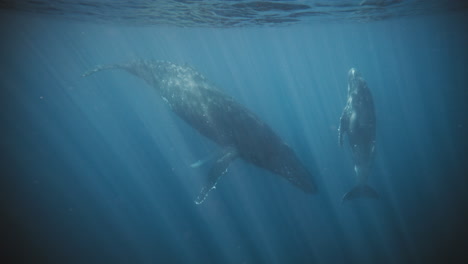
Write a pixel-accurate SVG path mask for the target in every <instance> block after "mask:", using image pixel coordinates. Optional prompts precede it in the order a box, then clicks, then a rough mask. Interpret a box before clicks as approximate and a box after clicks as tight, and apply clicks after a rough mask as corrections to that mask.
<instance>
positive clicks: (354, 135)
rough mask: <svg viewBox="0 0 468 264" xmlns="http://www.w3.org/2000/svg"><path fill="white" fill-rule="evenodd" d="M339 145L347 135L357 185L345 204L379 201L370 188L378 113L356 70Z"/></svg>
mask: <svg viewBox="0 0 468 264" xmlns="http://www.w3.org/2000/svg"><path fill="white" fill-rule="evenodd" d="M338 133H339V142H340V145H341V146H343V136H344V134H345V133H347V134H348V141H349V145H350V146H351V152H352V156H353V160H354V171H355V173H356V176H357V180H358V184H357V185H356V186H355V187H354V188H353V189H351V191H349V192H347V193H346V194H345V195H344V196H343V200H342V201H343V202H344V201H346V200H352V199H356V198H361V197H368V198H374V199H378V198H379V194H378V193H377V192H376V191H375V190H374V189H372V188H371V187H370V186H369V185H367V178H368V177H369V174H370V170H371V165H372V161H373V158H374V155H375V111H374V101H373V99H372V94H371V92H370V90H369V88H367V83H366V81H365V80H364V79H363V78H362V77H361V75H360V74H359V72H358V71H357V70H356V69H355V68H351V69H350V70H349V72H348V100H347V102H346V106H345V108H344V110H343V114H342V115H341V118H340V126H339V128H338Z"/></svg>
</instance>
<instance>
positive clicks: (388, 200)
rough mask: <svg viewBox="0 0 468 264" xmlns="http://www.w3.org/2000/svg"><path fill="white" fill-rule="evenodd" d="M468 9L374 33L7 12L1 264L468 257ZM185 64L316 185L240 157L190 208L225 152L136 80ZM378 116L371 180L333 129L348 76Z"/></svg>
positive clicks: (385, 25) (343, 25)
mask: <svg viewBox="0 0 468 264" xmlns="http://www.w3.org/2000/svg"><path fill="white" fill-rule="evenodd" d="M466 16H467V13H466V11H464V12H456V13H449V12H447V13H439V14H425V15H415V16H405V17H400V18H392V19H388V20H385V19H383V20H381V21H375V22H368V23H358V22H350V21H333V22H312V23H304V24H301V23H298V24H294V25H287V26H278V27H275V26H267V27H261V26H260V27H236V28H223V27H220V28H216V27H206V26H205V27H196V26H195V27H188V28H184V27H177V26H164V25H158V26H135V25H132V26H126V25H115V24H101V23H95V22H88V23H87V22H83V21H81V22H80V21H73V20H67V19H60V18H51V17H48V16H47V15H38V16H28V15H24V14H20V13H17V12H13V11H8V10H4V11H2V12H1V13H0V22H1V26H0V39H1V47H0V59H1V60H0V87H1V90H0V98H1V99H0V100H1V104H0V124H1V125H0V147H1V159H0V172H1V185H0V186H1V187H0V188H1V189H0V203H1V210H2V216H1V218H0V223H1V230H0V231H1V243H2V244H1V248H2V250H1V251H3V252H1V251H0V255H1V257H2V258H4V259H5V260H6V259H9V261H8V262H7V261H4V262H2V263H452V262H457V263H462V262H463V260H465V261H466V260H467V259H468V256H467V254H468V253H466V252H468V251H467V250H468V248H467V246H466V245H467V244H468V241H467V240H468V239H467V236H468V228H467V227H466V224H467V223H468V203H467V201H468V200H467V198H468V197H467V196H468V195H467V191H466V190H467V189H468V177H467V167H468V166H467V164H466V162H467V161H468V159H467V149H468V144H467V142H468V141H467V138H466V137H467V135H468V119H467V117H466V113H467V110H468V109H467V108H468V106H467V104H466V102H467V100H468V96H467V95H468V93H467V85H466V84H467V83H468V50H467V47H468V36H467V32H468V26H467V25H468V23H466V20H467V19H466ZM136 58H152V59H162V60H168V61H172V62H177V63H188V64H190V65H192V66H194V67H195V68H197V69H198V70H199V71H200V72H202V73H203V74H204V75H205V76H206V77H207V78H208V79H210V80H211V81H212V82H213V83H215V84H216V85H217V86H218V87H219V88H220V89H221V90H223V91H224V92H225V93H227V94H229V95H231V96H233V97H234V98H235V99H236V100H237V101H238V102H240V103H242V104H243V105H245V106H246V107H247V108H249V109H250V110H252V111H253V112H254V113H256V114H257V115H258V116H259V117H260V118H262V119H263V120H264V121H265V122H267V123H268V124H269V125H270V126H271V127H272V128H273V129H274V130H275V131H276V132H277V134H279V135H280V136H281V137H282V138H283V139H284V140H285V141H286V142H287V143H288V144H289V145H290V146H291V147H292V148H293V149H294V150H295V152H296V153H297V155H298V156H299V158H300V159H301V161H302V162H303V163H304V164H305V165H306V166H307V167H308V168H309V169H310V170H311V171H314V179H315V180H316V181H317V182H318V188H319V192H318V194H316V195H307V194H304V193H303V192H301V190H299V189H298V188H295V187H294V186H293V185H291V184H289V183H288V182H287V181H285V180H284V179H282V178H280V177H278V176H276V175H274V174H271V173H270V172H267V171H264V170H262V169H259V168H257V167H254V166H252V165H250V164H247V163H245V162H243V161H241V160H237V161H235V162H234V163H233V164H232V165H231V167H230V170H229V172H228V174H227V175H226V176H224V177H223V178H221V180H220V181H219V183H218V185H217V189H216V190H214V191H213V192H212V193H211V194H210V195H209V197H208V199H207V200H206V201H205V202H204V203H203V204H201V205H195V204H194V202H193V200H194V198H195V197H196V195H197V194H198V192H199V191H200V188H201V186H202V184H203V182H204V180H205V177H206V174H207V171H208V170H209V166H208V167H207V166H203V167H200V168H195V169H194V168H191V167H190V164H192V163H193V162H195V161H197V160H199V159H203V158H205V157H207V156H209V155H211V154H212V153H213V152H215V151H216V150H218V149H219V148H218V147H217V146H216V145H215V144H213V143H212V142H210V141H209V140H208V139H206V138H203V137H202V136H200V135H199V134H198V133H197V132H195V131H194V130H193V129H191V128H190V127H189V126H188V125H186V124H185V123H183V122H182V121H181V120H180V119H178V118H177V117H176V116H175V115H174V114H173V113H172V112H170V110H169V108H168V107H167V106H166V105H165V104H164V103H163V101H162V100H161V99H160V98H159V97H158V95H157V93H156V92H154V90H153V89H151V88H150V87H149V86H147V85H146V83H144V82H143V81H141V80H140V79H137V78H135V77H133V76H131V75H129V74H127V73H125V72H122V71H109V72H103V73H100V74H99V75H95V76H91V77H88V78H82V77H81V74H82V73H83V72H85V71H86V70H88V69H90V68H91V67H93V66H94V65H95V64H106V63H116V62H125V61H129V60H133V59H136ZM351 67H356V68H358V69H359V70H360V71H361V73H362V75H363V77H364V78H365V79H366V80H367V83H368V85H369V88H370V89H371V91H372V93H373V97H374V102H375V105H376V114H377V155H376V159H375V162H374V167H373V170H372V175H371V177H370V179H369V184H370V185H371V186H373V187H374V188H375V189H376V190H378V192H379V193H380V195H381V200H378V201H376V200H356V201H351V202H348V203H345V204H341V197H342V196H343V194H344V193H345V192H347V191H348V190H349V189H350V188H351V187H352V186H353V185H354V184H355V182H356V179H355V177H354V172H353V164H352V159H351V153H350V150H349V147H348V146H345V147H344V148H340V147H339V145H338V134H337V126H338V124H339V117H340V115H341V111H342V109H343V107H344V105H345V102H346V93H347V92H346V89H347V71H348V70H349V69H350V68H351Z"/></svg>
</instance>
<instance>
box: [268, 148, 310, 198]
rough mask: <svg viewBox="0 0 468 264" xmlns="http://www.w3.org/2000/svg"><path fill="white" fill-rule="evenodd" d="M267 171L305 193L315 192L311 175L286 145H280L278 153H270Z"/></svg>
mask: <svg viewBox="0 0 468 264" xmlns="http://www.w3.org/2000/svg"><path fill="white" fill-rule="evenodd" d="M268 169H270V170H271V171H273V172H275V173H276V174H278V175H280V176H282V177H284V178H285V179H286V180H288V181H289V182H290V183H292V184H293V185H295V186H296V187H298V188H299V189H301V190H303V191H304V192H306V193H316V192H317V186H316V185H315V183H314V181H313V178H312V175H311V173H310V172H309V170H308V169H307V168H306V167H305V166H304V165H303V164H302V162H301V161H300V160H299V158H298V157H297V156H296V154H295V153H294V151H293V150H292V149H291V148H290V147H289V146H288V145H287V144H284V143H283V144H281V147H280V149H279V151H277V152H276V153H274V154H273V153H271V156H270V157H269V166H268Z"/></svg>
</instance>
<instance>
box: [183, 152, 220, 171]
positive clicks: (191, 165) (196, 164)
mask: <svg viewBox="0 0 468 264" xmlns="http://www.w3.org/2000/svg"><path fill="white" fill-rule="evenodd" d="M223 154H224V152H223ZM214 158H215V155H214V153H213V154H211V155H209V156H207V157H205V158H204V159H201V160H197V161H195V162H194V163H192V164H190V167H191V168H199V167H201V166H203V165H205V164H206V163H208V162H209V161H211V160H213V159H214Z"/></svg>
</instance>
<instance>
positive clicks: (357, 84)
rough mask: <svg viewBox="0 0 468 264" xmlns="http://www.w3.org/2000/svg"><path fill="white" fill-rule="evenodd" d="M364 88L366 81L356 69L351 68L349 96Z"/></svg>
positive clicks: (349, 73) (349, 72)
mask: <svg viewBox="0 0 468 264" xmlns="http://www.w3.org/2000/svg"><path fill="white" fill-rule="evenodd" d="M362 87H366V81H365V80H364V79H363V78H362V76H361V73H360V72H359V71H358V70H357V69H356V68H351V69H350V70H349V71H348V94H350V93H353V92H356V91H358V90H359V89H360V88H362Z"/></svg>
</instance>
